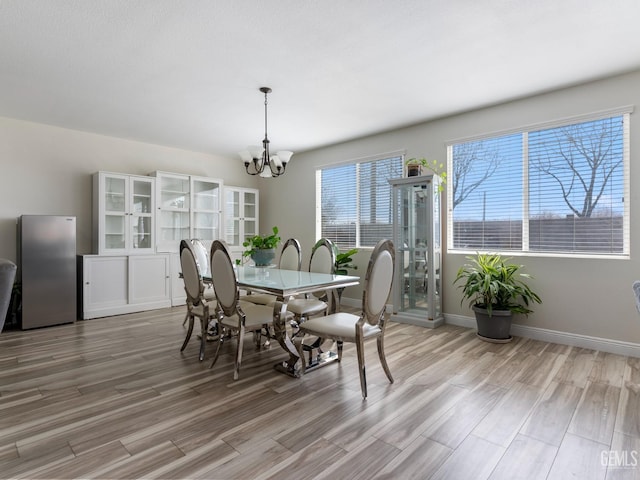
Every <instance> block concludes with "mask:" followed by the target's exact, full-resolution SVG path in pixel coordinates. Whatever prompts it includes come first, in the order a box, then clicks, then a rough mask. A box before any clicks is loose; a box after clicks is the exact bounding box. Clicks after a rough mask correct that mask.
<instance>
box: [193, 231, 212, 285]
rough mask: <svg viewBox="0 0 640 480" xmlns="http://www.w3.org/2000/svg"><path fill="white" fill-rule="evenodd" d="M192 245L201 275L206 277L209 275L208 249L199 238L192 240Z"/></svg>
mask: <svg viewBox="0 0 640 480" xmlns="http://www.w3.org/2000/svg"><path fill="white" fill-rule="evenodd" d="M191 245H192V246H193V253H194V254H195V256H196V263H197V264H198V269H199V270H200V275H201V276H206V275H207V274H208V273H209V252H208V251H207V247H205V246H204V243H202V240H200V239H199V238H192V239H191Z"/></svg>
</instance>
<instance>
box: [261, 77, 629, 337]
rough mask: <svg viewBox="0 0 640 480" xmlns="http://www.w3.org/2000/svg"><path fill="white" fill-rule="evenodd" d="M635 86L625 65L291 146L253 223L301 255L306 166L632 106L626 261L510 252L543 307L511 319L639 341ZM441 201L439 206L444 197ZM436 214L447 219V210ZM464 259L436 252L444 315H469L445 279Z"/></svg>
mask: <svg viewBox="0 0 640 480" xmlns="http://www.w3.org/2000/svg"><path fill="white" fill-rule="evenodd" d="M638 85H640V72H634V73H630V74H626V75H621V76H618V77H614V78H610V79H606V80H602V81H597V82H593V83H590V84H586V85H581V86H576V87H572V88H567V89H564V90H560V91H555V92H550V93H546V94H541V95H539V96H536V97H532V98H527V99H522V100H517V101H513V102H510V103H507V104H502V105H498V106H492V107H488V108H485V109H481V110H477V111H474V112H470V113H464V114H460V115H456V116H452V117H448V118H444V119H441V120H438V121H434V122H429V123H425V124H422V125H418V126H414V127H410V128H404V129H401V130H397V131H393V132H388V133H383V134H379V135H375V136H371V137H367V138H362V139H357V140H354V141H350V142H346V143H343V144H339V145H333V146H329V147H326V148H321V149H318V150H314V151H309V152H306V153H300V154H297V155H295V156H294V157H293V158H292V161H291V163H290V165H289V166H288V167H287V173H286V175H284V176H283V177H281V178H279V179H274V180H268V181H264V180H261V181H260V184H259V185H260V190H261V193H260V194H261V224H262V225H263V226H268V225H272V224H273V225H278V226H279V227H280V230H281V232H282V233H283V235H284V236H295V237H297V238H299V239H300V241H301V243H302V245H303V249H304V254H305V258H306V259H308V254H309V249H310V247H311V245H313V243H314V241H315V239H316V237H315V178H314V175H313V174H312V172H313V171H314V169H316V168H317V167H319V166H321V165H326V164H331V163H336V162H342V161H345V160H350V159H356V158H360V157H364V156H367V155H377V154H380V153H384V152H391V151H397V150H405V151H406V154H407V156H408V157H427V158H429V159H438V160H441V161H445V160H446V146H445V143H446V142H447V141H448V140H452V139H457V138H464V137H468V136H472V135H478V134H485V133H490V132H495V131H500V130H505V129H510V128H513V127H518V126H525V125H530V124H535V123H538V122H545V121H549V120H555V119H561V118H565V117H570V116H575V115H581V114H585V113H590V112H595V111H599V110H606V109H610V108H614V107H620V106H625V105H636V111H635V112H634V113H633V114H632V115H631V198H630V199H629V202H630V208H631V259H628V260H619V259H617V260H614V259H611V260H601V259H579V258H542V257H524V256H523V257H517V256H514V260H515V261H517V262H518V263H523V264H525V265H526V267H527V271H528V272H529V273H531V274H533V275H534V277H535V280H534V281H533V282H532V287H533V288H534V289H535V290H536V291H537V292H538V293H540V295H541V297H542V299H543V301H544V303H543V305H540V306H538V305H536V306H535V312H534V313H533V314H532V315H530V316H529V317H521V318H518V319H517V320H516V322H517V323H518V324H521V325H525V326H531V327H539V328H545V329H551V330H557V331H561V332H569V333H573V334H580V335H587V336H593V337H600V338H606V339H612V340H617V341H623V342H624V341H626V342H633V343H640V314H638V312H636V310H635V304H634V300H633V295H632V291H631V283H632V281H633V280H634V279H636V278H640V259H639V258H638V249H639V248H640V221H638V220H637V219H638V216H637V215H634V213H635V212H638V211H640V205H639V194H638V192H640V188H634V186H640V168H638V167H637V165H639V162H640V159H639V157H638V152H640V120H639V119H638V115H639V114H640V112H639V111H638V108H640V88H638ZM426 94H428V92H427V93H426ZM398 108H402V106H401V105H399V106H398ZM443 203H444V204H443V208H444V209H446V201H445V202H443ZM444 211H445V210H443V212H444ZM442 218H443V219H446V215H442ZM444 232H446V225H444ZM444 232H443V233H444ZM368 255H369V252H368V251H364V252H360V253H359V255H358V258H357V261H358V263H359V264H360V270H359V272H361V273H362V274H364V269H365V268H366V262H367V260H368ZM306 261H308V260H306ZM463 262H464V256H463V255H459V254H446V253H445V255H444V257H443V290H444V292H443V299H444V309H443V310H444V312H445V313H446V314H453V315H464V316H472V312H471V311H470V310H469V309H468V308H467V306H466V303H465V304H464V305H462V306H461V305H460V293H459V291H458V290H457V289H456V288H455V287H452V286H451V282H452V280H453V278H454V276H455V272H456V271H457V270H458V268H459V267H460V266H461V264H462V263H463ZM345 296H347V297H351V298H360V290H359V289H358V288H356V287H351V288H350V289H349V290H347V291H346V292H345Z"/></svg>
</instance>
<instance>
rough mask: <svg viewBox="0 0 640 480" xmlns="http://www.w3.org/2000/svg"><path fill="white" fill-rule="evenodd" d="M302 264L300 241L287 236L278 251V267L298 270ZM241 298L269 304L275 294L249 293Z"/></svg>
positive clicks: (259, 303) (258, 303) (271, 304)
mask: <svg viewBox="0 0 640 480" xmlns="http://www.w3.org/2000/svg"><path fill="white" fill-rule="evenodd" d="M301 265H302V248H301V247H300V242H299V241H298V240H296V239H295V238H289V239H288V240H287V241H286V242H284V245H283V246H282V250H281V251H280V259H279V260H278V268H280V269H283V270H300V267H301ZM242 300H246V301H247V302H251V303H255V304H257V305H270V306H273V303H274V302H275V301H276V300H277V297H276V296H275V295H270V294H268V293H257V294H256V293H251V292H250V293H249V294H248V295H243V296H242Z"/></svg>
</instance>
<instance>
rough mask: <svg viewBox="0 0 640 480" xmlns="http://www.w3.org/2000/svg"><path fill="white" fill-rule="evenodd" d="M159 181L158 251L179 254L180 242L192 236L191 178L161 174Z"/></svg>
mask: <svg viewBox="0 0 640 480" xmlns="http://www.w3.org/2000/svg"><path fill="white" fill-rule="evenodd" d="M158 180H159V181H158V183H157V184H156V188H158V189H159V195H158V197H159V205H158V213H159V215H158V219H157V221H158V222H159V227H158V235H159V238H158V251H159V252H177V251H178V248H179V245H180V240H182V239H183V238H184V239H188V238H190V236H191V233H190V232H191V224H190V219H189V217H190V214H189V208H190V205H191V193H190V191H191V190H190V189H191V187H190V181H189V176H188V175H184V176H180V175H168V174H161V175H159V176H158Z"/></svg>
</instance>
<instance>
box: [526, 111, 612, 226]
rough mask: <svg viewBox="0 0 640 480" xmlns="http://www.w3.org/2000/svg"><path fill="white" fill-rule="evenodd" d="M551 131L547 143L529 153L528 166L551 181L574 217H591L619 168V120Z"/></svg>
mask: <svg viewBox="0 0 640 480" xmlns="http://www.w3.org/2000/svg"><path fill="white" fill-rule="evenodd" d="M551 131H552V132H553V136H550V137H549V140H548V141H541V142H540V143H539V144H538V143H537V144H536V145H535V148H532V149H531V150H530V152H529V153H530V159H529V162H530V166H531V167H532V168H534V169H537V170H539V171H541V172H543V173H544V174H546V175H548V176H550V177H551V178H552V179H553V180H555V182H556V184H557V185H558V186H559V188H560V190H561V191H562V198H563V200H564V202H565V203H566V204H567V206H568V207H569V208H570V209H571V211H572V212H573V213H574V215H576V216H577V217H591V216H592V215H594V212H595V211H596V206H597V205H598V202H599V201H600V199H601V198H602V196H603V194H604V193H605V191H606V187H607V184H608V183H609V181H610V180H611V177H612V175H613V173H614V172H615V171H616V169H617V168H619V167H620V166H621V165H622V161H623V157H622V155H616V146H618V145H620V142H621V138H622V124H621V122H620V117H617V118H609V119H605V120H597V121H593V122H588V123H581V124H577V125H569V126H566V127H562V128H555V129H553V130H551ZM532 151H535V152H538V153H533V154H532Z"/></svg>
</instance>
